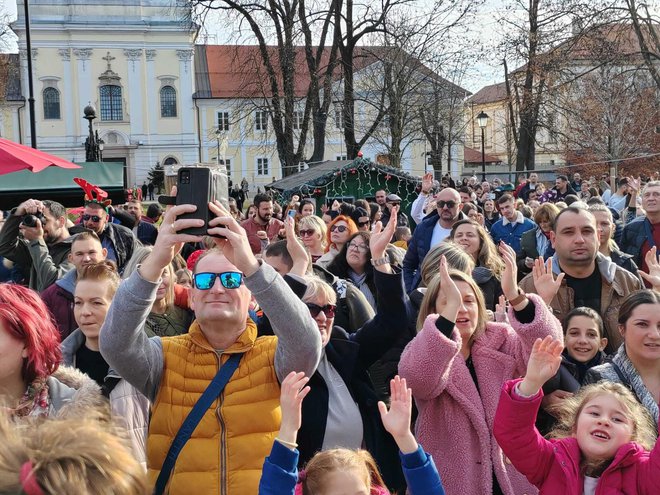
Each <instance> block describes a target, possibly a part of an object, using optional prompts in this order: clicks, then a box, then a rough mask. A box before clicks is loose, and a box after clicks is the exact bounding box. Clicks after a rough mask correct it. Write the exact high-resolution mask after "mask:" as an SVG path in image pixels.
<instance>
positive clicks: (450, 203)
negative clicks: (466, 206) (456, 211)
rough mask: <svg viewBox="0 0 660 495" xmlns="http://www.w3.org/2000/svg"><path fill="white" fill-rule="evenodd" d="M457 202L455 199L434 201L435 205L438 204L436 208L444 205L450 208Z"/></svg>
mask: <svg viewBox="0 0 660 495" xmlns="http://www.w3.org/2000/svg"><path fill="white" fill-rule="evenodd" d="M457 204H458V203H457V202H456V201H442V200H440V201H438V202H436V205H438V208H444V207H445V206H446V207H447V208H449V209H450V210H451V209H452V208H453V207H454V206H456V205H457Z"/></svg>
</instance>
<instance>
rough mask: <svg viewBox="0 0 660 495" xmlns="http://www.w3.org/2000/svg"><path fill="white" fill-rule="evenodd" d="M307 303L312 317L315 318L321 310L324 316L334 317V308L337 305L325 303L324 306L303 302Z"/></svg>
mask: <svg viewBox="0 0 660 495" xmlns="http://www.w3.org/2000/svg"><path fill="white" fill-rule="evenodd" d="M305 304H307V307H308V308H309V313H310V314H311V315H312V318H316V317H317V316H318V315H319V313H320V312H321V311H323V314H324V315H325V317H326V318H334V317H335V310H336V309H337V306H335V305H334V304H326V305H325V306H319V305H318V304H313V303H305Z"/></svg>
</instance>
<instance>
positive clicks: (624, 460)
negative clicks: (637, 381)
mask: <svg viewBox="0 0 660 495" xmlns="http://www.w3.org/2000/svg"><path fill="white" fill-rule="evenodd" d="M562 348H563V346H562V343H561V342H560V341H557V340H554V339H553V338H552V337H546V338H545V339H543V340H541V339H538V340H537V341H536V342H535V343H534V347H533V350H532V354H531V356H530V358H529V364H528V367H527V374H526V375H525V378H524V379H522V380H512V381H509V382H507V383H506V384H505V385H504V387H503V390H502V394H501V396H500V402H499V405H498V407H497V414H496V416H495V425H494V431H495V438H496V439H497V441H498V442H499V444H500V446H501V447H502V450H503V451H504V453H505V454H506V455H507V457H508V458H509V459H511V462H512V463H513V465H514V466H515V467H516V468H517V469H518V470H519V471H520V472H521V473H523V474H525V476H527V479H529V481H530V482H532V483H533V484H534V485H535V486H536V487H538V488H539V490H540V494H541V495H550V494H552V495H554V494H562V495H596V494H597V495H615V494H617V495H618V494H630V495H633V494H635V495H651V494H658V493H660V445H658V444H656V445H655V447H653V444H654V443H655V441H656V435H655V430H654V427H653V423H652V421H651V418H650V416H649V415H648V413H647V412H646V410H645V409H644V407H643V406H642V405H641V404H640V403H639V402H638V401H637V400H636V399H635V397H634V395H633V394H632V393H631V392H630V390H628V389H627V388H626V387H624V386H623V385H621V384H619V383H612V382H600V383H597V384H595V385H589V386H587V387H585V388H583V389H582V390H581V391H580V393H578V395H576V396H575V397H573V398H571V399H567V400H566V401H565V403H564V404H565V406H566V407H565V411H564V414H563V421H564V424H563V425H562V426H560V427H559V428H558V429H557V430H555V431H554V432H553V433H552V434H551V436H554V437H556V438H555V439H552V440H546V439H545V438H543V437H542V436H541V435H540V434H539V432H538V430H537V429H536V428H535V427H534V419H535V418H536V413H537V411H538V409H539V405H540V404H541V399H542V397H543V391H542V390H541V387H542V385H543V383H545V381H546V380H548V379H549V378H551V377H552V376H554V374H555V373H556V372H557V369H558V368H559V365H560V364H561V351H562ZM650 448H653V450H652V451H651V452H649V449H650Z"/></svg>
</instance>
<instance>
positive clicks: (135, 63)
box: [2, 0, 199, 185]
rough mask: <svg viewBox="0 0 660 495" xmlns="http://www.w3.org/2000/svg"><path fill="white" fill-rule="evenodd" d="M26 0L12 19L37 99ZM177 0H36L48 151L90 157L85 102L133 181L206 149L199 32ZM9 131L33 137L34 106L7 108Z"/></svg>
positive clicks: (39, 87)
mask: <svg viewBox="0 0 660 495" xmlns="http://www.w3.org/2000/svg"><path fill="white" fill-rule="evenodd" d="M22 3H23V2H22V1H21V0H18V13H19V15H18V19H17V21H16V22H15V23H14V24H13V25H12V28H13V30H14V32H15V33H16V34H17V35H18V39H19V42H18V43H19V56H20V58H19V60H20V68H19V69H18V72H19V77H20V88H21V89H22V94H23V96H24V97H25V98H26V100H27V97H28V91H27V88H28V68H27V56H28V53H27V50H26V44H25V19H24V18H23V5H22ZM172 5H173V2H171V0H110V1H104V2H95V1H94V0H87V1H84V0H76V1H70V0H69V1H62V0H30V32H31V40H32V53H31V57H32V69H33V84H34V97H35V118H36V129H37V145H38V147H39V149H41V150H43V151H45V152H49V153H53V154H55V155H58V156H61V157H63V158H67V159H70V160H72V161H84V160H85V147H84V142H85V139H86V138H87V136H88V135H89V126H88V121H87V120H85V119H84V118H83V109H84V108H85V107H86V106H87V105H89V104H91V105H92V106H94V107H95V109H96V115H97V118H96V119H95V120H94V121H93V125H94V129H95V130H98V133H99V137H100V138H101V139H102V140H103V142H104V144H103V152H102V155H103V161H115V162H122V163H124V165H125V178H126V183H127V184H128V185H132V184H141V183H142V182H143V181H144V180H145V179H146V177H147V173H148V171H149V170H150V169H152V168H153V167H154V166H155V165H156V164H157V163H158V162H160V163H161V164H164V165H171V164H177V163H195V162H197V161H198V157H199V147H198V146H199V145H198V143H199V140H198V137H197V132H196V128H197V126H196V123H195V109H194V103H193V99H192V95H193V92H194V88H193V81H194V68H193V55H194V50H193V46H194V37H195V35H196V32H195V30H194V28H191V27H190V25H189V24H188V25H186V24H185V23H184V22H183V21H181V19H183V18H185V16H184V15H182V14H183V13H182V12H178V11H175V9H174V8H173V7H172ZM2 130H3V136H5V137H7V138H9V139H11V140H13V141H17V142H23V143H28V144H29V142H30V118H29V106H28V105H27V104H26V105H25V106H19V105H16V104H13V105H11V106H9V107H7V108H6V109H5V111H4V114H3V126H2Z"/></svg>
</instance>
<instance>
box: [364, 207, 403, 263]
mask: <svg viewBox="0 0 660 495" xmlns="http://www.w3.org/2000/svg"><path fill="white" fill-rule="evenodd" d="M398 213H399V207H398V206H394V207H393V208H392V210H391V213H390V221H389V222H388V223H387V225H386V226H385V228H383V224H382V222H380V221H378V222H376V223H375V224H374V226H373V227H372V229H371V238H370V239H369V249H370V251H371V258H372V259H378V258H382V257H383V256H385V248H387V245H388V244H389V243H390V241H391V240H392V236H394V231H395V229H396V220H397V215H398Z"/></svg>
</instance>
